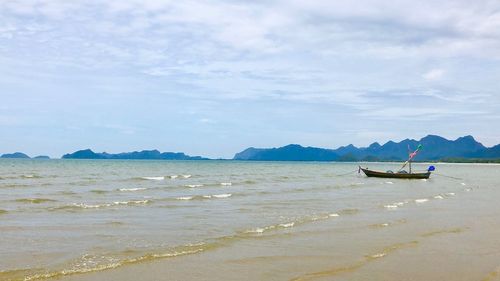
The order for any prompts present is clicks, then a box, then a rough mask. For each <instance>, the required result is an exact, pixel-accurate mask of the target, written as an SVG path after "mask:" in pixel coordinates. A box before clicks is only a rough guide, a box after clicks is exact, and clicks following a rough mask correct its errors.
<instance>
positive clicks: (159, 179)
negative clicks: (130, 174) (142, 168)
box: [139, 177, 165, 181]
mask: <svg viewBox="0 0 500 281" xmlns="http://www.w3.org/2000/svg"><path fill="white" fill-rule="evenodd" d="M139 179H141V180H153V181H162V180H164V179H165V177H140V178H139Z"/></svg>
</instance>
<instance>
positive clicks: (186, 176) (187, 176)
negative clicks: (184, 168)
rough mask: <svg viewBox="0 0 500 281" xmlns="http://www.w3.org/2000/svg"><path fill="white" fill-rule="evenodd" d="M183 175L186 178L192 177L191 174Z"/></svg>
mask: <svg viewBox="0 0 500 281" xmlns="http://www.w3.org/2000/svg"><path fill="white" fill-rule="evenodd" d="M182 177H183V178H185V179H189V178H190V177H191V175H182Z"/></svg>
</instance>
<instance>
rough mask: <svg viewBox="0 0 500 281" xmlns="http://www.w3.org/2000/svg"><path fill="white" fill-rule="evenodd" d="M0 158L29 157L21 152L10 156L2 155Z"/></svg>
mask: <svg viewBox="0 0 500 281" xmlns="http://www.w3.org/2000/svg"><path fill="white" fill-rule="evenodd" d="M0 158H25V159H29V158H30V157H29V156H28V155H26V154H24V153H22V152H14V153H10V154H2V156H0Z"/></svg>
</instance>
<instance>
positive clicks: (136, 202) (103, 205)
mask: <svg viewBox="0 0 500 281" xmlns="http://www.w3.org/2000/svg"><path fill="white" fill-rule="evenodd" d="M151 202H152V201H151V200H130V201H115V202H112V203H101V204H87V203H72V204H70V205H63V206H58V207H51V208H49V210H53V211H57V210H79V209H99V208H107V207H113V206H120V205H144V204H149V203H151Z"/></svg>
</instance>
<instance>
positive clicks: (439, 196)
mask: <svg viewBox="0 0 500 281" xmlns="http://www.w3.org/2000/svg"><path fill="white" fill-rule="evenodd" d="M434 199H444V197H443V196H441V195H436V196H434Z"/></svg>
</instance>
